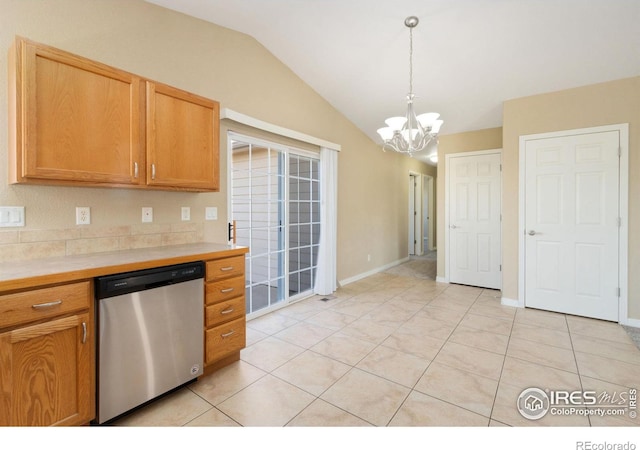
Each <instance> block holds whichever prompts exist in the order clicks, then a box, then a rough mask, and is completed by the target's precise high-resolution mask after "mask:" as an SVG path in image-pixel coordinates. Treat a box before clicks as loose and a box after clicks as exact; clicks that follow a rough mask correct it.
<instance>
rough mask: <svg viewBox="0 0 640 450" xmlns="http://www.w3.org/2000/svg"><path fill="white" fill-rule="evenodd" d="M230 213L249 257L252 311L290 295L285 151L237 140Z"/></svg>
mask: <svg viewBox="0 0 640 450" xmlns="http://www.w3.org/2000/svg"><path fill="white" fill-rule="evenodd" d="M231 145H232V164H231V166H232V169H231V191H232V192H231V215H232V217H233V220H235V221H236V243H237V244H238V245H245V246H247V247H249V253H248V254H247V258H246V280H247V286H246V308H247V314H252V313H255V312H256V311H260V310H262V309H265V308H269V307H270V306H273V305H275V304H277V303H279V302H282V301H284V300H285V299H286V295H285V283H284V279H285V278H284V252H285V247H284V243H285V242H284V237H283V221H284V198H283V195H282V194H283V188H282V187H283V185H284V154H283V153H282V152H280V151H278V150H276V149H273V148H270V147H268V146H261V145H254V144H251V143H247V142H241V141H233V142H232V144H231Z"/></svg>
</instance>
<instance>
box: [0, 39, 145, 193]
mask: <svg viewBox="0 0 640 450" xmlns="http://www.w3.org/2000/svg"><path fill="white" fill-rule="evenodd" d="M14 51H15V53H14V55H13V57H14V58H15V61H14V62H13V65H14V67H15V73H14V74H12V78H13V79H12V80H11V82H12V84H13V83H15V88H16V89H15V91H14V92H12V93H11V94H10V95H12V96H15V98H13V99H12V100H13V101H12V102H11V104H13V105H15V106H14V107H15V109H16V110H15V111H14V112H13V114H11V116H12V120H14V121H15V122H16V123H15V125H14V126H13V127H12V128H14V130H12V132H13V133H15V134H14V135H13V136H12V137H13V140H14V141H15V142H13V145H12V147H14V148H15V154H14V155H13V157H14V158H15V161H12V162H11V164H10V166H11V167H12V174H11V175H12V176H11V181H12V182H18V183H19V182H43V181H44V180H48V181H54V182H55V181H58V182H61V183H65V182H66V181H73V182H74V184H78V182H81V183H83V182H86V183H92V184H94V185H96V184H101V183H108V184H115V185H118V184H121V185H137V184H138V183H140V182H141V181H140V180H142V183H144V173H143V172H142V171H143V170H144V141H143V139H144V128H143V127H144V117H143V114H144V109H143V105H144V90H143V81H142V80H141V79H140V77H137V76H135V75H132V74H129V73H126V72H124V71H120V70H117V69H114V68H112V67H109V66H106V65H103V64H100V63H96V62H93V61H89V60H87V59H84V58H80V57H78V56H75V55H72V54H70V53H67V52H64V51H61V50H57V49H54V48H51V47H48V46H45V45H41V44H37V43H34V42H31V41H28V40H24V39H20V38H19V39H17V40H16V46H15V49H14ZM10 91H13V89H10ZM12 125H13V124H12Z"/></svg>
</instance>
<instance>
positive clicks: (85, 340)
mask: <svg viewBox="0 0 640 450" xmlns="http://www.w3.org/2000/svg"><path fill="white" fill-rule="evenodd" d="M86 342H87V323H86V322H82V343H83V344H85V343H86Z"/></svg>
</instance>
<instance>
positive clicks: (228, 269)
mask: <svg viewBox="0 0 640 450" xmlns="http://www.w3.org/2000/svg"><path fill="white" fill-rule="evenodd" d="M220 270H221V271H223V272H228V271H230V270H233V266H228V267H220Z"/></svg>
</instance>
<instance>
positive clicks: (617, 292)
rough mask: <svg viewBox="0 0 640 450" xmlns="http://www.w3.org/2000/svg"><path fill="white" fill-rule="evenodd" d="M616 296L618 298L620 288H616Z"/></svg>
mask: <svg viewBox="0 0 640 450" xmlns="http://www.w3.org/2000/svg"><path fill="white" fill-rule="evenodd" d="M616 295H617V296H618V297H620V288H616Z"/></svg>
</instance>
